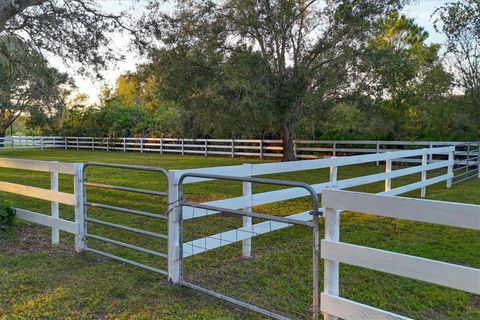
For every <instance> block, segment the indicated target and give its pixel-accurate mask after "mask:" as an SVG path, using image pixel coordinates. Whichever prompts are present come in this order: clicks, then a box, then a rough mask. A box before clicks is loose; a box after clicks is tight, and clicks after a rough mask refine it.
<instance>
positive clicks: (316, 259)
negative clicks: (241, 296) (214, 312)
mask: <svg viewBox="0 0 480 320" xmlns="http://www.w3.org/2000/svg"><path fill="white" fill-rule="evenodd" d="M187 177H191V178H204V179H211V180H227V181H239V182H250V183H259V184H269V185H280V186H289V187H298V188H303V189H306V190H307V191H308V193H309V194H310V197H311V198H312V211H311V214H312V221H300V220H295V219H290V218H285V217H278V216H273V215H269V214H264V213H259V212H251V211H243V210H235V209H228V208H222V207H216V206H211V205H204V204H201V203H195V202H189V201H186V200H185V199H184V197H183V182H184V180H185V179H186V178H187ZM177 188H178V197H179V199H180V201H179V207H180V210H179V222H180V223H179V229H180V230H179V234H180V256H179V259H180V281H179V284H180V285H182V286H184V287H187V288H191V289H194V290H197V291H200V292H202V293H205V294H208V295H210V296H213V297H215V298H218V299H221V300H224V301H226V302H229V303H232V304H235V305H238V306H240V307H243V308H246V309H249V310H251V311H254V312H257V313H260V314H263V315H265V316H268V317H271V318H273V319H279V320H287V319H289V318H287V317H285V316H283V315H280V314H277V313H275V312H273V311H270V310H266V309H264V308H261V307H258V306H256V305H253V304H250V303H248V302H245V301H241V300H238V299H235V298H232V297H230V296H227V295H224V294H222V293H219V292H216V291H213V290H210V289H208V288H204V287H201V286H198V285H195V284H192V283H189V282H186V281H184V280H183V218H182V208H183V207H184V206H188V207H193V208H200V209H206V210H212V211H219V212H224V213H229V214H233V215H238V216H242V217H251V218H260V219H266V220H271V221H277V222H281V223H286V224H292V225H301V226H306V227H310V228H312V230H313V259H312V260H313V261H312V263H313V295H312V296H313V302H312V318H313V320H318V319H319V318H320V282H319V281H320V278H319V268H320V231H319V217H321V212H320V211H319V207H318V196H317V193H316V191H315V190H314V189H313V187H312V186H310V185H309V184H306V183H303V182H297V181H288V180H276V179H266V178H251V177H232V176H224V175H213V174H200V173H185V174H183V175H182V176H180V178H179V179H178V186H177Z"/></svg>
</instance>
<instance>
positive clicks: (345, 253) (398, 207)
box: [320, 190, 480, 320]
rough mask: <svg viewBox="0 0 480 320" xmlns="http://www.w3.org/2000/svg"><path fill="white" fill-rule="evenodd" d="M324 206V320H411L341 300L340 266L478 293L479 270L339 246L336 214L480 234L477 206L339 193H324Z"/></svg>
mask: <svg viewBox="0 0 480 320" xmlns="http://www.w3.org/2000/svg"><path fill="white" fill-rule="evenodd" d="M322 205H323V206H324V207H325V239H324V240H322V242H321V256H322V259H324V260H325V264H324V269H325V270H324V292H323V293H322V295H321V300H320V301H321V311H322V312H323V313H324V315H325V319H327V320H337V319H339V318H341V319H346V320H349V319H352V320H353V319H355V320H370V319H392V320H393V319H397V320H407V319H409V318H407V317H404V316H401V315H398V314H394V313H391V312H388V311H385V310H381V309H377V308H374V307H371V306H368V305H364V304H361V303H358V302H355V301H352V300H349V299H345V298H342V297H341V296H340V285H339V278H340V263H342V264H349V265H353V266H357V267H362V268H367V269H371V270H376V271H380V272H386V273H390V274H394V275H398V276H402V277H407V278H411V279H416V280H421V281H426V282H429V283H434V284H438V285H441V286H445V287H449V288H454V289H457V290H462V291H466V292H470V293H473V294H477V295H478V294H480V269H474V268H469V267H465V266H460V265H456V264H450V263H445V262H440V261H435V260H430V259H425V258H420V257H416V256H411V255H406V254H401V253H396V252H390V251H385V250H379V249H374V248H368V247H364V246H358V245H354V244H349V243H345V242H340V210H346V211H353V212H359V213H365V214H374V215H378V216H381V217H388V218H394V219H405V220H410V221H416V222H428V223H434V224H439V225H445V226H452V227H457V228H465V229H472V230H480V206H479V205H473V204H464V203H452V202H442V201H432V200H422V199H412V198H402V197H391V196H384V195H383V196H382V195H373V194H368V193H360V192H350V191H340V190H325V191H324V193H323V197H322Z"/></svg>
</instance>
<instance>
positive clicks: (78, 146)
mask: <svg viewBox="0 0 480 320" xmlns="http://www.w3.org/2000/svg"><path fill="white" fill-rule="evenodd" d="M79 149H80V144H79V141H78V137H77V150H79Z"/></svg>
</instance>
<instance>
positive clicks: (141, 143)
mask: <svg viewBox="0 0 480 320" xmlns="http://www.w3.org/2000/svg"><path fill="white" fill-rule="evenodd" d="M140 153H143V137H141V138H140Z"/></svg>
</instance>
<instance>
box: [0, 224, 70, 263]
mask: <svg viewBox="0 0 480 320" xmlns="http://www.w3.org/2000/svg"><path fill="white" fill-rule="evenodd" d="M59 252H62V253H66V254H71V255H73V254H75V251H74V250H73V249H72V247H71V245H69V244H66V243H62V239H61V240H60V244H59V245H57V246H54V245H52V243H51V232H50V229H48V228H45V227H42V226H38V225H33V224H32V225H29V224H28V225H27V224H22V225H15V226H13V228H12V230H11V232H9V234H8V235H4V236H2V237H1V238H0V254H2V255H21V254H31V253H47V254H53V253H59Z"/></svg>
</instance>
